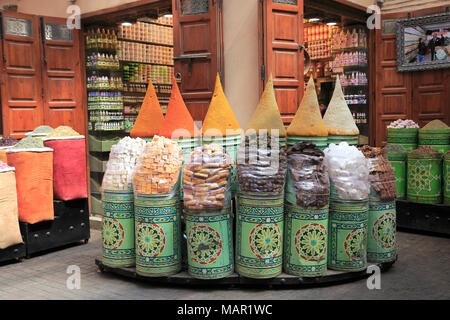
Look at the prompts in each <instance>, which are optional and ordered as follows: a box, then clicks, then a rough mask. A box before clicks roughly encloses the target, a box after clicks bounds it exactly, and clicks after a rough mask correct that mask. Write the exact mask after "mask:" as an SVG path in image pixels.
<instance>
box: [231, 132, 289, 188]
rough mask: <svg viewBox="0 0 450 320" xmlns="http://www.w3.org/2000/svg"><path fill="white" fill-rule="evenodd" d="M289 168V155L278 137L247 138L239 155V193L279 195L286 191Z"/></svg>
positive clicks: (260, 136) (247, 136) (240, 148)
mask: <svg viewBox="0 0 450 320" xmlns="http://www.w3.org/2000/svg"><path fill="white" fill-rule="evenodd" d="M286 167H287V163H286V151H285V150H284V147H281V146H280V143H279V138H278V137H274V136H267V135H257V134H252V135H246V136H245V137H244V143H241V145H240V146H239V149H238V155H237V168H238V180H239V189H240V191H241V192H251V193H255V192H264V193H280V192H282V191H283V189H284V183H285V178H286Z"/></svg>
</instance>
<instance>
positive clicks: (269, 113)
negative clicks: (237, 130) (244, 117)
mask: <svg viewBox="0 0 450 320" xmlns="http://www.w3.org/2000/svg"><path fill="white" fill-rule="evenodd" d="M249 129H254V130H256V132H258V131H259V130H267V131H268V133H269V134H270V133H271V130H278V132H279V136H280V137H286V129H285V127H284V124H283V120H282V119H281V115H280V110H279V109H278V104H277V100H276V98H275V90H274V88H273V80H272V75H270V77H269V81H267V84H266V87H265V89H264V92H263V94H262V96H261V99H260V100H259V103H258V106H257V107H256V110H255V112H254V113H253V116H252V118H251V119H250V122H249V123H248V125H247V128H246V129H245V131H247V130H249Z"/></svg>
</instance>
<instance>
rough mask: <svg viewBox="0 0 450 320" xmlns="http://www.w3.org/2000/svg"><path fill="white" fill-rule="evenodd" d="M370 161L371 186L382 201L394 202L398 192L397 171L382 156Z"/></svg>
mask: <svg viewBox="0 0 450 320" xmlns="http://www.w3.org/2000/svg"><path fill="white" fill-rule="evenodd" d="M368 160H369V170H370V174H369V182H370V186H371V187H372V188H373V190H374V191H375V192H376V194H377V195H378V197H379V198H380V199H381V200H383V201H392V200H394V199H395V198H396V197H397V196H398V192H397V188H396V185H395V171H394V168H392V165H391V163H390V162H389V161H388V160H387V159H386V158H385V157H384V156H382V155H380V156H377V157H376V158H371V159H368Z"/></svg>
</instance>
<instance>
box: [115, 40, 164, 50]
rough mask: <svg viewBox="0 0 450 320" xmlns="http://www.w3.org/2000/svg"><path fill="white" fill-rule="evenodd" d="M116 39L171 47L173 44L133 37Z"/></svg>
mask: <svg viewBox="0 0 450 320" xmlns="http://www.w3.org/2000/svg"><path fill="white" fill-rule="evenodd" d="M117 40H118V41H126V42H133V43H142V44H149V45H153V46H162V47H169V48H173V44H169V43H160V42H153V41H144V40H134V39H127V38H117Z"/></svg>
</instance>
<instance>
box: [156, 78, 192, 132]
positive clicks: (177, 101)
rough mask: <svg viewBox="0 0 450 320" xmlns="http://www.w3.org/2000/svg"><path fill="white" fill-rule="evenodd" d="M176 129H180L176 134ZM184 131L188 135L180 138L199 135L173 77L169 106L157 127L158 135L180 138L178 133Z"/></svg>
mask: <svg viewBox="0 0 450 320" xmlns="http://www.w3.org/2000/svg"><path fill="white" fill-rule="evenodd" d="M177 130H180V131H179V132H178V134H177ZM186 131H187V132H189V135H190V136H189V137H187V136H182V138H194V137H198V136H199V135H200V130H199V129H198V128H197V126H196V125H195V123H194V119H192V116H191V114H190V113H189V110H188V108H187V107H186V104H185V103H184V101H183V97H182V96H181V93H180V89H179V88H178V85H177V82H176V80H175V79H174V80H173V85H172V94H171V96H170V101H169V106H168V107H167V112H166V116H165V118H164V121H163V124H162V126H161V128H160V129H159V135H160V136H163V137H166V138H180V136H179V134H180V133H181V134H184V132H186Z"/></svg>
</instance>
